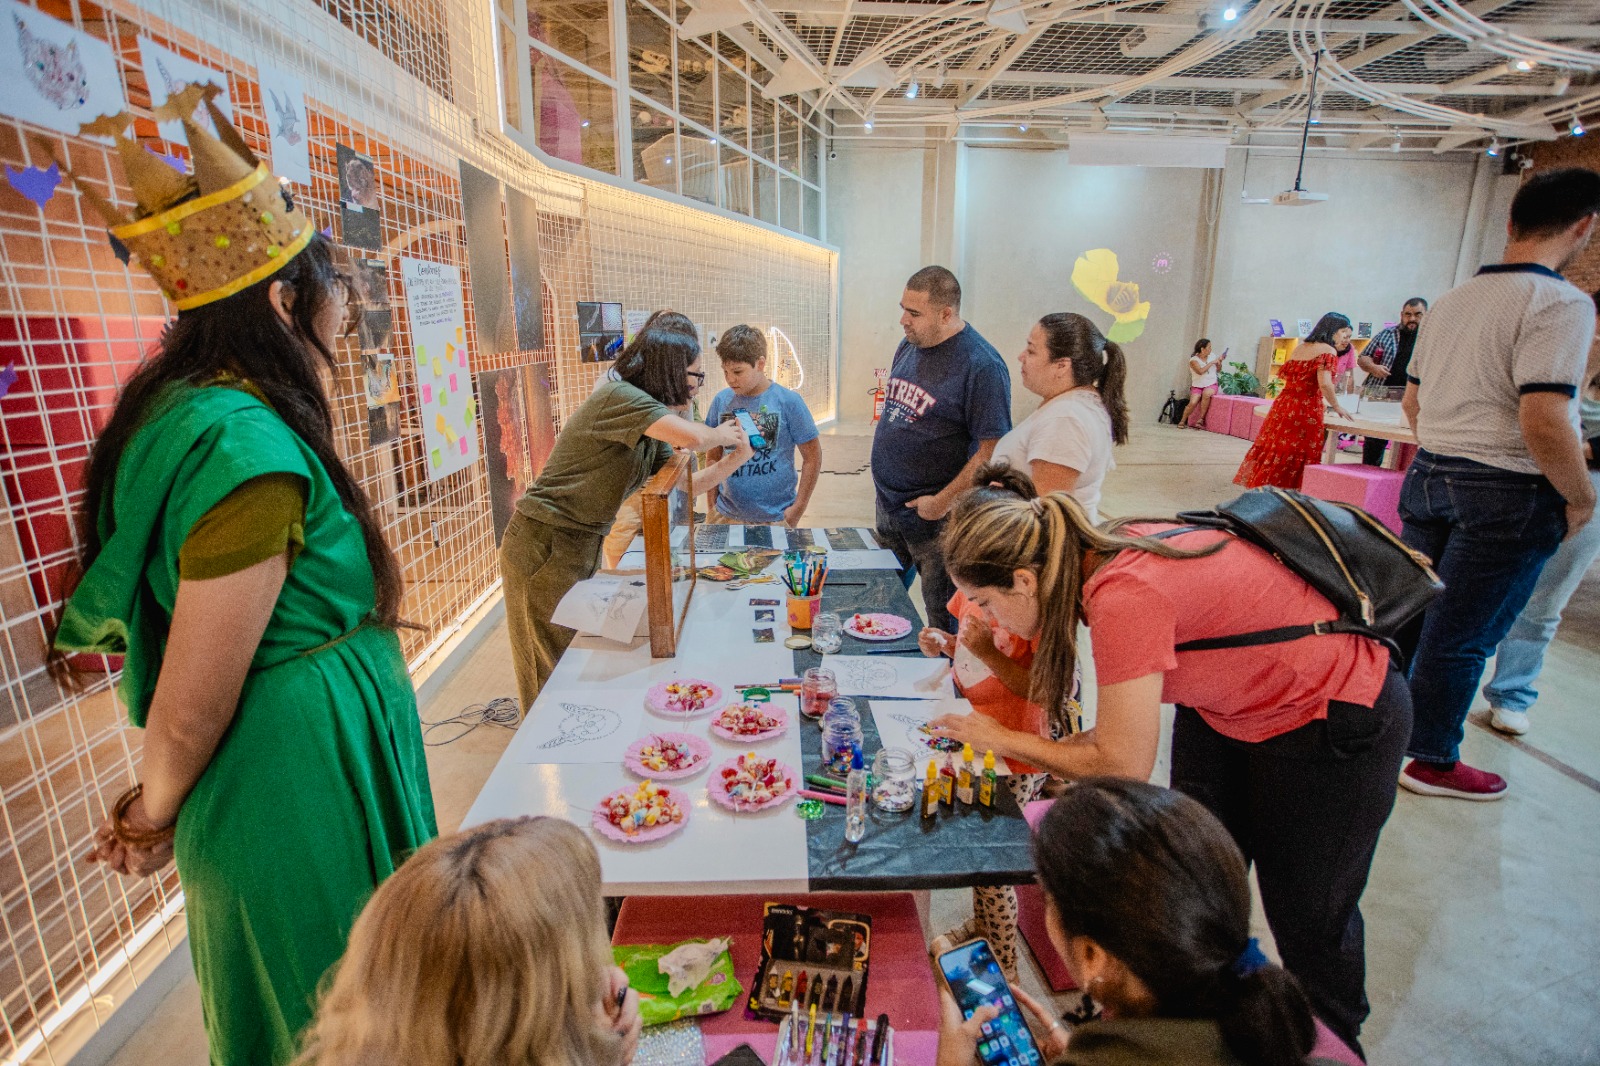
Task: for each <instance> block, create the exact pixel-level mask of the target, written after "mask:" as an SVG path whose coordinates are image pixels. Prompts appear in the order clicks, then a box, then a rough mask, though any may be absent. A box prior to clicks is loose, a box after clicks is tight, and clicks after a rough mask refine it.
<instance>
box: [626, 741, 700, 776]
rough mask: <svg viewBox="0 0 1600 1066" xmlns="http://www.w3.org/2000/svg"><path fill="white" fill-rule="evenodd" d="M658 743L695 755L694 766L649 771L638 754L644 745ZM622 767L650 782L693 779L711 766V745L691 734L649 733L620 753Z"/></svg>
mask: <svg viewBox="0 0 1600 1066" xmlns="http://www.w3.org/2000/svg"><path fill="white" fill-rule="evenodd" d="M660 741H671V742H673V743H675V744H682V745H683V746H684V747H685V748H688V749H689V750H690V751H691V752H693V753H694V755H695V761H694V765H692V766H690V767H688V768H687V769H684V770H651V769H649V768H648V767H646V766H645V764H644V763H643V762H641V761H640V753H641V752H642V751H643V750H644V748H645V746H646V745H648V744H651V743H658V742H660ZM622 765H623V766H625V767H627V768H628V769H629V770H632V771H633V772H634V773H636V774H638V775H639V776H640V777H644V778H648V779H649V780H651V781H676V780H678V779H679V778H682V777H693V776H694V775H695V774H698V773H700V772H701V771H702V770H704V769H705V768H706V767H707V766H710V765H711V745H710V744H707V743H706V742H705V739H704V738H703V737H697V736H694V735H693V734H691V733H651V734H650V735H649V736H644V737H640V738H639V739H638V740H636V741H634V742H633V743H632V744H629V745H628V750H627V751H625V752H623V753H622Z"/></svg>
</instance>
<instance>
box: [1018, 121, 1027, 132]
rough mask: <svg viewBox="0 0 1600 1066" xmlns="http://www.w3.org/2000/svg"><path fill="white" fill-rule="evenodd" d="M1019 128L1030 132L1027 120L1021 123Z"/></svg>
mask: <svg viewBox="0 0 1600 1066" xmlns="http://www.w3.org/2000/svg"><path fill="white" fill-rule="evenodd" d="M1017 129H1019V130H1021V131H1022V132H1023V133H1027V132H1028V124H1027V123H1026V122H1024V123H1022V124H1020V125H1019V126H1017Z"/></svg>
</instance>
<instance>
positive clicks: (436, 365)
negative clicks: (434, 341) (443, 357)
mask: <svg viewBox="0 0 1600 1066" xmlns="http://www.w3.org/2000/svg"><path fill="white" fill-rule="evenodd" d="M433 376H434V377H436V378H438V377H443V376H444V364H443V363H441V362H439V357H438V356H437V355H436V356H434V357H433Z"/></svg>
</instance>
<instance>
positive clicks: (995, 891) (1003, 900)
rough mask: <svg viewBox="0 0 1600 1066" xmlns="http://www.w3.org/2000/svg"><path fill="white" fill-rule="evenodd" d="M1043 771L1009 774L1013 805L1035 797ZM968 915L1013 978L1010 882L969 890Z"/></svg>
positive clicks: (1014, 897) (1014, 892)
mask: <svg viewBox="0 0 1600 1066" xmlns="http://www.w3.org/2000/svg"><path fill="white" fill-rule="evenodd" d="M1047 776H1048V775H1047V774H1012V775H1010V776H1009V777H1007V778H1005V783H1006V787H1008V788H1009V789H1011V795H1012V796H1014V797H1016V800H1017V805H1018V806H1019V807H1020V806H1021V805H1022V804H1024V803H1028V802H1030V801H1032V800H1036V799H1038V798H1039V793H1041V792H1042V791H1044V782H1045V778H1046V777H1047ZM972 916H973V918H974V920H975V921H976V922H977V926H978V931H979V932H980V933H982V934H983V937H984V939H986V940H987V941H989V946H990V947H991V948H993V949H994V958H995V961H996V962H998V963H999V964H1000V969H1002V970H1004V971H1005V974H1006V977H1007V978H1008V979H1009V980H1012V981H1015V980H1016V979H1017V890H1016V889H1015V888H1013V887H1011V886H1010V885H999V886H996V887H992V888H974V889H973V890H972Z"/></svg>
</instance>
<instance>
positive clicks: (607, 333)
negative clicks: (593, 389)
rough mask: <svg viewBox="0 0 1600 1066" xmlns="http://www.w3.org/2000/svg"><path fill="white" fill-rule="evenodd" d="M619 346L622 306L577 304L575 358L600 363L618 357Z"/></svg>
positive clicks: (592, 302) (620, 343) (596, 303)
mask: <svg viewBox="0 0 1600 1066" xmlns="http://www.w3.org/2000/svg"><path fill="white" fill-rule="evenodd" d="M621 346H622V305H621V304H619V303H599V302H595V301H590V300H579V301H578V358H579V359H581V360H582V361H583V362H585V363H603V362H608V361H609V360H612V359H615V358H616V357H617V351H618V350H619V349H620V348H621Z"/></svg>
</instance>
